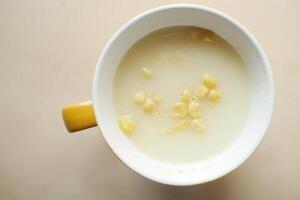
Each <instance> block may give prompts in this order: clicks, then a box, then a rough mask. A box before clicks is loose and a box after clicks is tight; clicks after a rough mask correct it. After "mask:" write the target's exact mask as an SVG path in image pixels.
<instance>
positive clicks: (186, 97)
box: [181, 90, 192, 103]
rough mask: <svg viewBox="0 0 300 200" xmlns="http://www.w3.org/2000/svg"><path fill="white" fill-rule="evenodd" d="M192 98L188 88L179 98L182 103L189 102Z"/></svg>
mask: <svg viewBox="0 0 300 200" xmlns="http://www.w3.org/2000/svg"><path fill="white" fill-rule="evenodd" d="M191 98H192V93H191V92H190V91H189V90H184V91H183V92H182V94H181V100H182V102H184V103H189V102H190V101H191Z"/></svg>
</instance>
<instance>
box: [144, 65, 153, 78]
mask: <svg viewBox="0 0 300 200" xmlns="http://www.w3.org/2000/svg"><path fill="white" fill-rule="evenodd" d="M141 72H142V74H143V76H144V77H145V78H151V77H152V76H153V72H151V71H150V70H149V69H147V68H145V67H143V68H142V69H141Z"/></svg>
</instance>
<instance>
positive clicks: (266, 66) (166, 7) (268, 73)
mask: <svg viewBox="0 0 300 200" xmlns="http://www.w3.org/2000/svg"><path fill="white" fill-rule="evenodd" d="M176 8H188V9H196V10H200V11H206V12H209V13H212V14H214V15H217V16H219V17H221V18H224V19H225V20H227V21H228V22H230V23H231V24H234V25H235V26H236V27H237V28H238V29H239V30H240V31H241V32H243V33H244V34H245V35H246V36H247V38H248V39H249V40H250V41H251V43H252V44H253V46H254V47H255V49H256V50H257V52H258V53H259V55H260V56H261V60H262V62H263V63H264V64H263V68H264V69H265V70H266V76H267V77H268V82H267V83H268V84H269V88H270V96H269V98H270V99H269V100H270V102H271V106H270V110H269V112H268V115H267V119H266V120H265V123H264V126H263V127H262V129H261V132H262V134H261V135H259V136H260V138H259V139H258V140H257V142H256V143H255V144H254V143H253V144H251V145H252V146H253V148H252V150H251V151H250V152H249V153H248V154H247V155H244V156H243V157H241V159H240V160H239V162H236V164H235V165H234V166H232V167H231V168H230V169H226V170H223V171H222V172H221V173H218V174H217V173H216V174H215V175H213V176H211V177H206V178H205V180H198V181H197V180H193V181H189V182H172V181H170V180H166V179H163V178H158V177H154V176H149V175H148V174H147V175H146V174H145V173H143V172H142V171H141V170H140V169H138V168H137V167H135V166H134V165H133V164H131V163H129V162H127V160H126V159H123V158H122V157H121V156H120V155H118V154H117V153H116V152H115V151H114V149H113V147H112V146H111V145H110V144H109V143H108V141H107V139H106V135H105V134H103V133H102V131H101V128H100V126H98V128H99V130H100V132H101V133H102V135H103V137H104V139H105V142H106V143H107V144H108V146H109V147H110V148H111V150H112V152H114V154H115V155H116V156H117V158H119V159H120V160H121V161H122V162H123V163H124V164H125V165H126V166H128V167H129V168H130V169H131V170H132V171H134V172H136V173H138V174H140V175H142V176H144V177H146V178H148V179H150V180H153V181H156V182H159V183H164V184H168V185H177V186H186V185H195V184H201V183H205V182H209V181H213V180H215V179H218V178H220V177H222V176H224V175H226V174H228V173H230V172H231V171H233V170H235V169H237V168H238V167H239V166H240V165H241V164H243V163H244V162H245V161H246V160H247V159H249V157H250V156H251V155H252V154H253V152H254V151H255V150H256V149H257V147H258V145H259V144H260V143H261V141H262V139H263V138H264V136H265V134H266V132H267V129H268V127H269V124H270V120H271V117H272V113H273V109H274V81H273V75H272V70H271V65H270V63H269V61H268V58H267V56H266V54H265V52H264V51H263V49H262V47H261V46H260V44H259V43H258V41H257V40H256V39H255V37H254V36H253V35H252V34H251V33H250V31H248V30H247V29H246V28H245V27H244V26H243V25H242V24H240V23H239V22H238V21H237V20H235V19H234V18H232V17H230V16H229V15H227V14H225V13H224V12H222V11H219V10H217V9H214V8H211V7H208V6H203V5H195V4H168V5H163V6H159V7H155V8H152V9H149V10H146V11H144V12H142V13H140V14H138V15H137V16H135V17H133V18H132V19H130V20H129V21H127V22H126V23H125V24H124V25H123V26H122V27H121V28H119V29H118V30H117V31H116V32H115V33H114V34H113V36H112V37H111V38H110V39H109V41H108V42H107V43H106V44H105V46H104V48H103V50H102V52H101V54H100V56H99V58H98V61H97V64H96V69H95V72H94V79H93V102H94V103H93V105H94V107H95V109H94V112H95V116H96V120H97V123H98V122H101V120H99V118H100V117H99V116H100V114H99V113H97V110H98V109H97V108H98V104H97V103H96V102H97V101H96V91H97V89H98V86H97V82H98V79H99V73H100V68H101V63H102V62H103V59H104V58H105V56H104V55H105V53H106V52H107V51H108V50H109V48H110V46H111V45H112V43H113V42H114V40H115V39H116V38H117V37H119V36H120V35H121V34H122V32H123V31H124V30H126V29H127V28H128V27H129V26H131V25H132V24H134V23H135V22H136V21H138V20H140V19H142V18H144V17H145V16H147V15H151V14H153V13H156V12H160V11H164V10H169V9H176ZM98 124H100V123H98Z"/></svg>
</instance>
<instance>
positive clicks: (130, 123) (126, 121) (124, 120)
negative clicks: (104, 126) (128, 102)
mask: <svg viewBox="0 0 300 200" xmlns="http://www.w3.org/2000/svg"><path fill="white" fill-rule="evenodd" d="M119 125H120V128H121V129H122V131H123V132H124V133H127V134H130V133H132V132H133V131H134V130H135V126H136V125H135V122H134V120H133V119H132V117H131V116H130V115H123V116H122V117H121V118H120V121H119Z"/></svg>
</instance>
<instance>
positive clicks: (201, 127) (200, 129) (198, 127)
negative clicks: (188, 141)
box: [191, 119, 205, 133]
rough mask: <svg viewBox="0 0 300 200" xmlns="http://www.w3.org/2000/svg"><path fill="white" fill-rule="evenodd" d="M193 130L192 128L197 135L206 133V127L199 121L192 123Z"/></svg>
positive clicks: (195, 120)
mask: <svg viewBox="0 0 300 200" xmlns="http://www.w3.org/2000/svg"><path fill="white" fill-rule="evenodd" d="M191 128H192V130H193V131H195V132H197V133H200V132H203V131H204V129H205V126H204V124H203V123H202V122H201V121H200V120H199V119H194V120H193V121H192V122H191Z"/></svg>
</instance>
